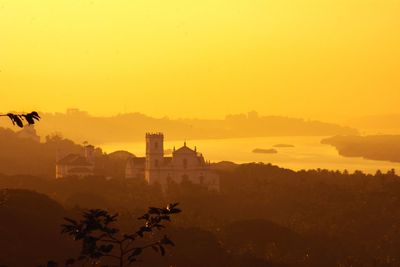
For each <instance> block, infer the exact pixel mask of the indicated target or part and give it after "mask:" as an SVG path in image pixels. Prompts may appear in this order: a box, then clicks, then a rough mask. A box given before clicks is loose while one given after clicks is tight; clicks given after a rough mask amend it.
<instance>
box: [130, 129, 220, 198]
mask: <svg viewBox="0 0 400 267" xmlns="http://www.w3.org/2000/svg"><path fill="white" fill-rule="evenodd" d="M125 177H126V178H138V179H143V178H144V179H145V180H146V181H147V182H148V183H149V184H156V183H158V184H160V185H161V187H162V188H163V189H165V188H166V187H167V185H168V183H169V182H175V183H178V184H180V183H181V182H182V181H184V180H188V181H190V182H192V183H194V184H200V185H204V186H205V187H207V188H208V189H209V190H215V191H219V176H218V175H217V174H216V172H215V171H214V170H212V169H211V166H210V163H207V162H206V161H205V160H204V157H203V155H202V154H201V153H199V152H197V149H196V148H194V149H191V148H189V147H188V146H187V145H186V142H185V143H184V145H183V146H182V147H181V148H179V149H177V150H175V148H174V149H173V151H172V156H171V157H165V156H164V135H163V134H162V133H155V134H153V133H148V134H146V157H141V158H138V157H131V158H130V159H129V160H128V162H127V165H126V170H125Z"/></svg>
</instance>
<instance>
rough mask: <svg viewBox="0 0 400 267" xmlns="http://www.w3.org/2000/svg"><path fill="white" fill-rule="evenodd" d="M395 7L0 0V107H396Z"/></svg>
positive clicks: (326, 0)
mask: <svg viewBox="0 0 400 267" xmlns="http://www.w3.org/2000/svg"><path fill="white" fill-rule="evenodd" d="M399 14H400V1H394V0H380V1H368V0H362V1H361V0H279V1H276V0H273V1H272V0H202V1H188V0H168V1H165V0H113V1H109V0H40V1H37V0H18V1H16V0H0V91H1V108H0V110H1V111H3V112H5V111H8V110H32V109H34V110H42V111H64V110H65V109H66V108H68V107H79V108H81V109H84V110H88V111H89V112H90V113H92V114H98V115H109V114H115V113H120V112H124V111H126V112H133V111H139V112H143V113H146V114H149V115H152V116H164V115H168V116H170V117H173V118H176V117H203V118H218V117H223V116H224V115H226V114H229V113H240V112H247V111H249V110H257V111H259V112H260V113H261V114H274V115H288V116H296V117H305V118H315V119H326V120H336V119H345V118H348V117H354V116H359V115H366V114H383V113H398V106H399V104H398V102H399V99H400V74H399V72H400V49H399V47H400V30H399V29H400V16H399Z"/></svg>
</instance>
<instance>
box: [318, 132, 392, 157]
mask: <svg viewBox="0 0 400 267" xmlns="http://www.w3.org/2000/svg"><path fill="white" fill-rule="evenodd" d="M322 143H324V144H329V145H332V146H334V147H336V149H337V150H338V152H339V154H340V155H342V156H346V157H363V158H366V159H373V160H385V161H392V162H400V135H370V136H357V135H350V136H334V137H330V138H326V139H324V140H322Z"/></svg>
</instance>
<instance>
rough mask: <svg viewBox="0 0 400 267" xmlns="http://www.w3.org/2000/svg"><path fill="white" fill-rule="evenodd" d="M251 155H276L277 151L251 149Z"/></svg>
mask: <svg viewBox="0 0 400 267" xmlns="http://www.w3.org/2000/svg"><path fill="white" fill-rule="evenodd" d="M253 153H257V154H276V153H278V150H276V149H273V148H272V149H263V148H255V149H253Z"/></svg>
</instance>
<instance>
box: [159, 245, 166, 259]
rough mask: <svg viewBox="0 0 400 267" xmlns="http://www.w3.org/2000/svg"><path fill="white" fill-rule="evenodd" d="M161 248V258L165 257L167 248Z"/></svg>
mask: <svg viewBox="0 0 400 267" xmlns="http://www.w3.org/2000/svg"><path fill="white" fill-rule="evenodd" d="M159 248H160V253H161V256H165V248H164V247H163V246H161V245H160V246H159Z"/></svg>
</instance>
